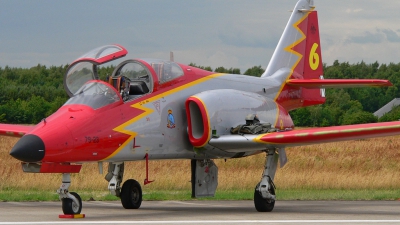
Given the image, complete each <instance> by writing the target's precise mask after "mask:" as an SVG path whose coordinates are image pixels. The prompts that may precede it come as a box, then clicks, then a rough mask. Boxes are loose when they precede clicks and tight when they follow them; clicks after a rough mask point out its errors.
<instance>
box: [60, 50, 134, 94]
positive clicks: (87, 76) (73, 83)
mask: <svg viewBox="0 0 400 225" xmlns="http://www.w3.org/2000/svg"><path fill="white" fill-rule="evenodd" d="M127 53H128V51H127V50H126V49H125V48H124V47H122V46H120V45H106V46H102V47H99V48H96V49H93V50H92V51H89V52H88V53H86V54H84V55H82V56H81V57H79V58H78V59H77V60H75V61H74V62H73V63H72V64H71V65H70V66H69V67H68V69H67V72H66V73H65V75H64V88H65V91H66V92H67V94H68V95H69V96H70V97H72V96H73V95H74V94H75V93H76V92H77V91H78V90H79V88H81V87H82V86H83V85H84V84H85V83H86V82H87V81H89V80H98V79H99V76H98V74H97V66H99V65H101V64H104V63H107V62H110V61H112V60H115V59H117V58H121V57H123V56H125V55H126V54H127Z"/></svg>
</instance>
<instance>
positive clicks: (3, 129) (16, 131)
mask: <svg viewBox="0 0 400 225" xmlns="http://www.w3.org/2000/svg"><path fill="white" fill-rule="evenodd" d="M33 127H34V125H16V124H0V136H12V137H22V136H24V135H25V134H26V133H28V132H29V131H31V130H32V129H33Z"/></svg>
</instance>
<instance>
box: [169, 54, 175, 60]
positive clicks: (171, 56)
mask: <svg viewBox="0 0 400 225" xmlns="http://www.w3.org/2000/svg"><path fill="white" fill-rule="evenodd" d="M169 61H171V62H173V61H174V52H169Z"/></svg>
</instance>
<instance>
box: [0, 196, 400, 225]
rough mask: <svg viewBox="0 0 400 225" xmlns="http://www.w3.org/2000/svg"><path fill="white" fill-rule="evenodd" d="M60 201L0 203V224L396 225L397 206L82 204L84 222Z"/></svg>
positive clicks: (385, 203)
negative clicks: (266, 209) (263, 209)
mask: <svg viewBox="0 0 400 225" xmlns="http://www.w3.org/2000/svg"><path fill="white" fill-rule="evenodd" d="M59 214H62V211H61V202H0V225H2V224H241V225H242V224H366V223H367V224H400V201H277V202H276V204H275V208H274V210H273V211H272V212H270V213H260V212H257V211H256V210H255V209H254V205H253V201H201V200H200V201H144V202H143V203H142V206H141V208H140V209H136V210H127V209H124V208H122V206H121V204H120V202H118V201H112V202H102V201H85V202H83V209H82V214H85V218H83V219H59V218H58V216H59Z"/></svg>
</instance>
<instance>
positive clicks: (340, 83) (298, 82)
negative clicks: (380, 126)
mask: <svg viewBox="0 0 400 225" xmlns="http://www.w3.org/2000/svg"><path fill="white" fill-rule="evenodd" d="M286 84H287V85H289V86H293V87H304V88H310V89H313V88H351V87H389V86H392V83H390V81H388V80H377V79H323V80H322V79H321V80H320V79H290V80H287V81H286Z"/></svg>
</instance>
